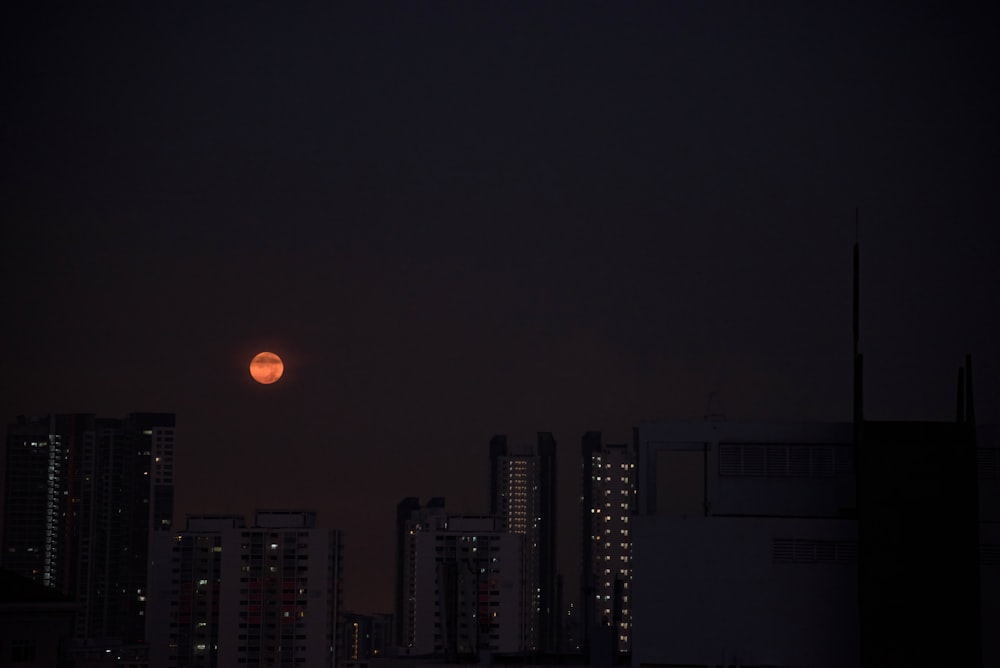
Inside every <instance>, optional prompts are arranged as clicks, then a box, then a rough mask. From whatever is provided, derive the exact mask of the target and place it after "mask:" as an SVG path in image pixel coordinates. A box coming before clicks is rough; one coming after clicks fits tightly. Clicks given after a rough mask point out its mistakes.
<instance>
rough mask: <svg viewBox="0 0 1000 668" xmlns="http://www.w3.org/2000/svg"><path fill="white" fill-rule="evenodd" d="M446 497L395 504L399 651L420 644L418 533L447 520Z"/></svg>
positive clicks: (434, 527) (409, 499) (415, 499)
mask: <svg viewBox="0 0 1000 668" xmlns="http://www.w3.org/2000/svg"><path fill="white" fill-rule="evenodd" d="M444 503H445V502H444V498H442V497H434V498H432V499H430V500H429V501H428V502H427V505H426V506H421V505H420V501H419V499H417V498H415V497H407V498H405V499H403V500H402V501H400V502H399V503H398V504H396V609H395V620H396V624H395V641H396V646H397V647H398V648H399V651H400V652H402V653H404V654H407V653H412V652H413V651H414V650H413V648H414V647H415V646H416V644H417V639H416V633H417V629H416V624H417V592H416V589H417V582H416V559H417V552H416V550H417V543H416V539H415V536H416V535H417V534H418V533H420V532H422V531H427V530H430V529H437V528H439V527H442V526H444V524H445V523H446V519H447V518H446V516H445V508H444Z"/></svg>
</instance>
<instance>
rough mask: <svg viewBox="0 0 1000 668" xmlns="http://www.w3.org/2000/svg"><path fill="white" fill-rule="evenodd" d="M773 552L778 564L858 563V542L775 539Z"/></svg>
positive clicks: (772, 543) (772, 545)
mask: <svg viewBox="0 0 1000 668" xmlns="http://www.w3.org/2000/svg"><path fill="white" fill-rule="evenodd" d="M771 552H772V557H773V559H774V563H776V564H853V563H857V561H858V542H857V541H855V540H814V539H809V538H774V539H773V540H772V541H771Z"/></svg>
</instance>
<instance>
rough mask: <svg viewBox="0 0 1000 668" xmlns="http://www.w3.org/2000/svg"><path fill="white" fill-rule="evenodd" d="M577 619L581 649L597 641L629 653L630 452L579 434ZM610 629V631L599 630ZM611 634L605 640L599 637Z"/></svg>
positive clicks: (589, 434)
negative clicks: (580, 629)
mask: <svg viewBox="0 0 1000 668" xmlns="http://www.w3.org/2000/svg"><path fill="white" fill-rule="evenodd" d="M581 454H582V462H583V466H582V473H583V476H582V481H581V482H582V493H581V511H582V519H583V526H582V534H581V535H582V539H583V545H582V548H583V550H582V552H583V563H582V566H581V569H580V577H581V599H580V600H581V611H580V612H581V615H582V620H581V622H582V626H583V629H582V632H583V638H584V647H583V649H584V651H588V652H589V650H590V649H591V648H592V647H594V643H595V642H597V641H598V639H599V637H600V640H601V641H605V642H610V643H611V645H612V647H611V649H612V651H614V652H617V653H626V652H629V651H630V649H631V646H630V642H631V634H632V629H631V620H632V612H631V610H632V608H631V605H630V600H629V598H630V589H631V583H632V564H631V560H632V533H631V525H630V521H631V515H632V513H633V512H634V511H635V489H636V487H635V449H634V447H632V446H630V445H628V444H610V443H608V444H604V443H602V442H601V433H600V432H596V431H590V432H587V433H586V434H584V435H583V439H582V442H581ZM600 629H609V630H610V633H607V634H606V633H604V632H603V631H599V630H600ZM606 635H607V636H610V637H608V638H605V637H604V636H606Z"/></svg>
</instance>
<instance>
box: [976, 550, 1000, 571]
mask: <svg viewBox="0 0 1000 668" xmlns="http://www.w3.org/2000/svg"><path fill="white" fill-rule="evenodd" d="M979 565H980V566H990V567H993V568H996V567H1000V545H989V544H987V545H980V546H979Z"/></svg>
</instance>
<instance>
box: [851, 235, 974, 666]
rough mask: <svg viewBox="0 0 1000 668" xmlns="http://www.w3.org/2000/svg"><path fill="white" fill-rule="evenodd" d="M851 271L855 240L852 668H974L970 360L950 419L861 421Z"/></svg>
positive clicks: (858, 283)
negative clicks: (856, 631)
mask: <svg viewBox="0 0 1000 668" xmlns="http://www.w3.org/2000/svg"><path fill="white" fill-rule="evenodd" d="M860 270H861V256H860V247H859V245H858V244H857V243H855V245H854V285H853V337H854V397H853V404H854V410H853V412H854V447H855V457H854V460H855V465H856V475H857V496H856V499H857V513H858V606H859V624H860V652H861V657H860V659H861V666H862V667H863V668H869V667H871V668H874V667H876V666H878V667H883V666H943V665H963V666H979V665H982V656H983V644H982V640H983V638H982V610H981V584H980V577H981V571H980V568H981V566H980V555H979V553H980V547H979V543H980V522H979V514H980V513H979V510H980V495H979V475H978V471H977V442H976V416H975V405H974V401H973V392H972V390H973V386H972V360H971V357H970V356H966V360H965V366H964V368H961V369H960V370H959V373H958V388H957V395H956V415H955V421H954V422H926V421H905V422H904V421H871V420H866V419H865V404H864V357H863V355H862V353H861V351H860V348H859V341H860V333H861V331H860V304H861V281H860ZM887 620H892V623H891V624H887V623H886V621H887ZM946 628H947V629H948V632H947V633H945V632H943V630H944V629H946Z"/></svg>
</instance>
